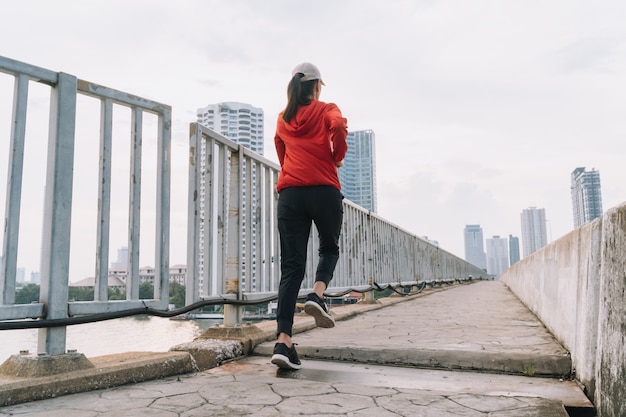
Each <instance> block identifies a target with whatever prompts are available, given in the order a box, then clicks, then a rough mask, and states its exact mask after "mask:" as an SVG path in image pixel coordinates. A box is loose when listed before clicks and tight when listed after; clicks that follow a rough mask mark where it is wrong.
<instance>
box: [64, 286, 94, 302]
mask: <svg viewBox="0 0 626 417" xmlns="http://www.w3.org/2000/svg"><path fill="white" fill-rule="evenodd" d="M68 294H69V300H70V301H93V287H69V288H68Z"/></svg>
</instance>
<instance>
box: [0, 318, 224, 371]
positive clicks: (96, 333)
mask: <svg viewBox="0 0 626 417" xmlns="http://www.w3.org/2000/svg"><path fill="white" fill-rule="evenodd" d="M221 323H222V320H220V319H216V320H212V319H201V320H170V319H167V318H162V317H154V316H135V317H126V318H121V319H115V320H107V321H101V322H97V323H88V324H77V325H73V326H68V327H67V343H66V346H67V347H66V349H68V350H70V349H74V350H76V351H77V352H78V353H82V354H84V355H85V356H87V357H94V356H102V355H109V354H114V353H123V352H140V351H150V352H167V351H168V350H169V349H170V348H171V347H172V346H175V345H178V344H180V343H184V342H189V341H191V340H193V338H194V337H196V336H198V335H200V334H202V332H203V331H204V330H206V329H208V328H209V327H212V326H214V325H215V324H221ZM37 334H38V330H37V329H26V330H0V363H2V362H4V361H5V360H6V359H8V358H9V357H10V356H11V355H16V354H19V353H20V351H21V350H28V351H29V352H30V353H32V354H34V353H36V352H37Z"/></svg>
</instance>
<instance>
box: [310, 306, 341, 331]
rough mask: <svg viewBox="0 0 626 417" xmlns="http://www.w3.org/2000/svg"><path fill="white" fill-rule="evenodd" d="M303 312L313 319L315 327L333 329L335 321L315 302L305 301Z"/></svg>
mask: <svg viewBox="0 0 626 417" xmlns="http://www.w3.org/2000/svg"><path fill="white" fill-rule="evenodd" d="M304 312H305V313H306V314H308V315H309V316H312V317H313V318H314V319H315V325H316V326H317V327H323V328H325V329H330V328H333V327H335V320H333V318H332V317H331V316H330V314H328V313H327V312H325V311H324V310H323V309H322V307H320V305H319V304H317V303H316V302H315V301H307V302H306V303H304Z"/></svg>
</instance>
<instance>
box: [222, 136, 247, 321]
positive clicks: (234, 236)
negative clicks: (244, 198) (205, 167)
mask: <svg viewBox="0 0 626 417" xmlns="http://www.w3.org/2000/svg"><path fill="white" fill-rule="evenodd" d="M243 154H244V152H243V146H240V147H239V150H238V151H237V152H232V153H231V154H230V178H229V179H228V184H229V185H230V186H229V189H228V199H227V201H228V219H227V221H226V228H227V230H226V233H227V242H226V268H225V270H224V285H225V288H224V291H225V293H226V295H227V296H231V297H234V298H237V299H240V285H241V282H240V280H241V272H242V270H243V267H242V265H241V253H242V248H241V245H242V240H243V239H242V236H243V230H242V227H241V215H242V210H241V194H240V193H241V190H242V189H243V187H242V184H241V183H242V178H243V175H242V174H243V173H242V171H243V161H242V160H241V159H242V157H243V156H244V155H243ZM240 323H241V308H240V307H238V306H234V305H230V304H227V305H225V306H224V326H226V327H233V326H236V325H237V324H240Z"/></svg>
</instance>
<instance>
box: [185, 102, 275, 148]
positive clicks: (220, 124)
mask: <svg viewBox="0 0 626 417" xmlns="http://www.w3.org/2000/svg"><path fill="white" fill-rule="evenodd" d="M197 116H198V123H200V124H201V125H203V126H206V127H208V128H209V129H211V130H213V131H215V132H217V133H219V134H220V135H223V136H225V137H227V138H228V139H230V140H232V141H234V142H237V143H240V144H242V145H243V146H245V147H246V148H248V149H250V150H252V151H254V152H256V153H258V154H259V155H263V148H264V145H263V130H264V129H263V120H264V117H263V109H260V108H257V107H254V106H252V105H250V104H245V103H236V102H224V103H217V104H209V105H208V106H206V107H203V108H201V109H198V111H197Z"/></svg>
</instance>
